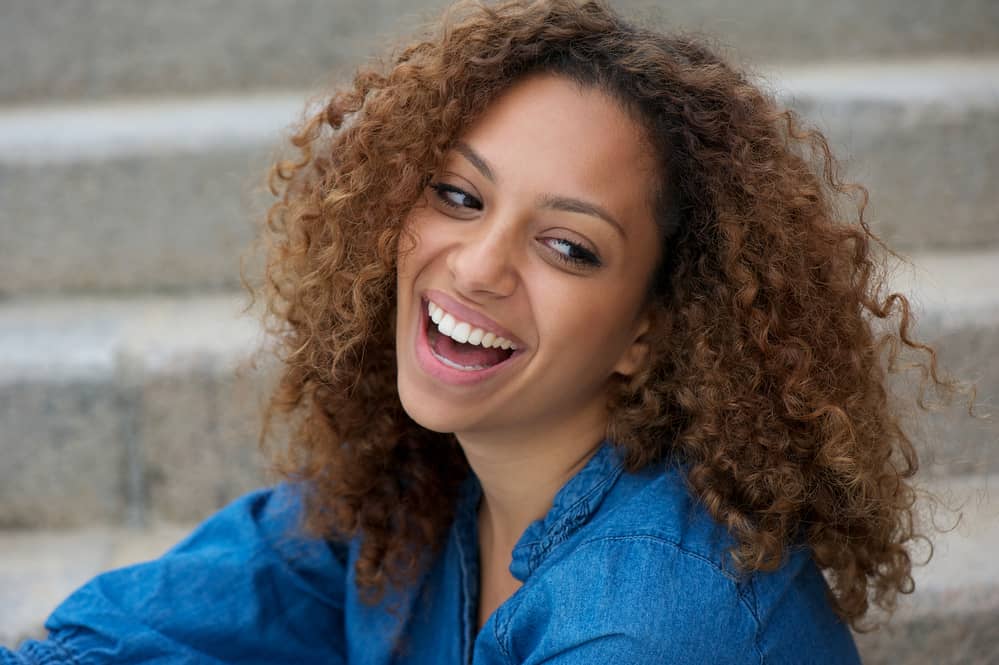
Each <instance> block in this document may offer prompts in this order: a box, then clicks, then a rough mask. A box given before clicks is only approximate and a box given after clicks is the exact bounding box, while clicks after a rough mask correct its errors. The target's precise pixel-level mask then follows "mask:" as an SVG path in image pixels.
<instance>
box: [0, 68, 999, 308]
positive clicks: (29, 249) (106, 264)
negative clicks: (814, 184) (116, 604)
mask: <svg viewBox="0 0 999 665" xmlns="http://www.w3.org/2000/svg"><path fill="white" fill-rule="evenodd" d="M765 76H766V77H767V78H766V81H765V85H767V86H768V87H771V88H773V89H774V90H776V91H778V92H780V94H781V95H783V96H784V97H785V98H786V99H787V100H788V102H789V103H792V104H794V105H795V106H797V107H799V108H801V109H802V110H803V111H805V112H806V113H807V114H808V118H809V119H810V120H814V122H816V123H818V124H819V125H820V126H823V127H826V128H828V130H829V134H830V138H831V140H832V143H833V145H834V147H836V148H837V149H838V150H837V153H838V155H840V156H841V157H843V158H845V159H846V164H845V166H846V171H845V175H846V177H847V179H857V180H860V181H861V182H864V183H867V184H868V185H869V186H870V189H871V193H872V202H871V207H870V209H869V210H868V213H867V219H868V220H869V221H870V222H871V223H872V225H873V226H874V228H875V230H876V231H877V232H879V233H880V234H881V235H882V236H883V237H884V238H885V239H886V240H888V241H889V242H891V243H892V244H893V245H895V246H897V247H901V248H905V249H909V250H923V249H962V248H976V249H978V248H981V247H983V246H991V247H999V188H996V187H993V186H992V183H993V182H995V181H999V60H974V61H958V60H952V61H940V60H933V61H918V62H917V61H910V62H907V63H905V64H894V65H874V64H855V65H838V66H833V65H823V66H820V67H812V68H800V67H799V68H790V67H785V68H781V69H776V70H772V71H770V72H768V73H766V74H765ZM304 98H305V95H303V94H284V95H273V96H266V95H250V96H246V97H216V98H210V99H209V98H203V99H190V100H180V99H173V100H146V101H143V102H134V103H114V104H103V105H97V106H69V107H37V108H34V107H19V108H11V109H7V110H0V200H2V201H4V205H3V206H0V236H2V238H3V242H0V296H4V295H6V296H15V295H22V294H26V293H37V292H94V291H103V292H108V291H118V292H120V291H175V292H176V291H185V290H196V289H205V288H208V289H219V288H236V287H238V279H239V277H238V275H239V261H240V257H241V255H243V254H245V253H246V250H247V248H248V246H249V244H250V242H251V239H252V237H253V235H254V230H255V223H256V222H258V221H259V220H260V219H261V218H262V217H263V214H264V210H265V209H266V205H267V203H268V202H269V198H268V197H267V196H264V195H263V193H262V192H263V189H262V185H263V181H264V174H265V172H266V167H267V165H268V163H269V158H268V157H269V155H272V154H273V153H274V150H275V149H276V147H277V145H278V143H279V137H280V136H281V133H282V132H283V131H286V128H287V127H288V126H289V124H290V123H292V122H293V121H294V120H295V119H296V118H297V117H298V115H299V114H300V112H301V109H302V108H304V106H305V104H304V101H303V100H304ZM40 266H44V269H40V268H39V267H40Z"/></svg>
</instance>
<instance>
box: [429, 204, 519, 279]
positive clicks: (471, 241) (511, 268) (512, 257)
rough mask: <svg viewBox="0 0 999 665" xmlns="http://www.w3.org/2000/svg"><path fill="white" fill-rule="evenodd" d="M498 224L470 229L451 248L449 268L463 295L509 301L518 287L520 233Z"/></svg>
mask: <svg viewBox="0 0 999 665" xmlns="http://www.w3.org/2000/svg"><path fill="white" fill-rule="evenodd" d="M514 226H515V225H512V224H510V225H503V224H502V223H500V222H498V221H497V220H492V221H489V220H484V219H483V220H480V221H478V222H477V223H471V224H469V225H468V226H467V227H466V229H467V230H466V232H465V233H463V234H461V236H460V237H459V238H458V240H457V242H456V243H455V244H454V246H453V247H452V248H451V251H450V252H449V253H448V257H447V266H448V269H449V270H450V272H451V279H452V280H453V282H454V286H455V288H456V289H458V290H459V291H461V292H463V293H466V294H468V295H470V296H471V295H478V296H483V295H487V296H492V297H497V298H499V297H505V296H509V295H511V294H512V293H513V291H514V289H515V288H516V287H517V267H516V264H517V257H516V254H517V236H518V233H517V230H516V228H514Z"/></svg>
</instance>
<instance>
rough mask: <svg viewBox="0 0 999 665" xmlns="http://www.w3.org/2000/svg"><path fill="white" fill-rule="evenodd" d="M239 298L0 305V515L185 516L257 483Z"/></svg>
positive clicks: (248, 349)
mask: <svg viewBox="0 0 999 665" xmlns="http://www.w3.org/2000/svg"><path fill="white" fill-rule="evenodd" d="M240 301H241V299H240V297H237V296H233V295H214V296H212V295H206V296H200V297H197V298H186V297H173V298H170V297H158V298H154V297H149V298H143V299H133V300H113V299H103V300H102V299H95V298H81V299H77V300H63V301H48V302H30V303H29V302H18V303H7V304H4V305H3V306H0V422H2V423H3V428H2V431H0V450H2V451H3V460H4V461H3V464H2V465H0V527H11V526H16V527H44V526H68V525H86V524H91V523H95V522H98V523H117V524H121V523H128V524H141V523H144V522H145V520H146V518H147V517H149V516H153V517H160V516H162V517H168V518H173V519H179V520H196V519H200V518H201V517H202V516H204V515H205V514H207V513H209V512H211V511H212V510H215V509H217V508H218V507H220V506H222V505H224V504H225V503H226V502H227V501H229V500H231V499H232V498H233V497H235V496H237V495H239V494H240V493H242V492H245V491H247V490H249V489H251V488H252V487H255V486H257V485H259V483H260V482H261V481H262V479H263V477H264V474H263V471H262V469H263V468H264V464H263V461H262V459H261V457H260V455H259V453H258V447H257V444H256V441H257V433H258V429H259V424H260V418H259V414H260V411H261V405H262V400H263V393H262V390H263V388H264V386H266V385H267V373H266V371H264V370H251V369H250V368H249V359H250V358H251V356H252V354H253V353H254V351H255V350H256V349H257V348H259V347H261V346H262V337H261V336H260V333H259V327H258V325H257V324H256V322H255V321H254V320H253V319H252V318H249V317H244V316H240V311H241V305H240Z"/></svg>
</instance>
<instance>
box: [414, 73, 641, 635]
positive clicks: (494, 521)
mask: <svg viewBox="0 0 999 665" xmlns="http://www.w3.org/2000/svg"><path fill="white" fill-rule="evenodd" d="M458 145H460V148H459V149H457V150H453V151H452V152H451V153H450V154H449V155H448V157H447V160H446V164H445V166H444V168H443V169H442V171H441V172H440V173H438V174H436V175H435V178H434V179H433V180H432V182H431V186H430V187H428V189H427V192H426V196H425V198H424V201H423V202H422V203H421V204H420V205H417V206H416V207H414V209H413V210H412V211H411V212H410V214H409V215H408V217H407V220H406V228H407V230H408V231H409V232H410V234H411V236H412V239H413V243H412V246H409V247H406V248H405V249H403V251H401V252H400V257H399V266H398V302H397V325H396V330H397V340H396V342H397V357H398V387H399V395H400V398H401V400H402V404H403V407H404V408H405V409H406V411H407V413H408V414H409V415H410V417H412V418H413V419H414V420H415V421H416V422H417V423H419V424H420V425H422V426H424V427H427V428H428V429H431V430H434V431H439V432H454V433H455V435H456V437H457V439H458V441H459V443H460V445H461V446H462V448H463V450H464V453H465V455H466V457H467V459H468V461H469V464H470V466H471V468H472V470H473V471H474V472H475V474H476V475H477V476H478V478H479V480H480V482H481V485H482V488H483V500H482V503H481V504H480V506H479V514H478V516H479V534H480V535H479V539H480V561H481V567H482V580H481V582H482V584H481V589H482V597H481V600H480V609H479V623H480V626H481V625H482V623H484V622H485V619H486V618H487V617H488V616H489V614H491V612H492V611H493V610H494V609H495V608H496V607H497V606H498V605H499V604H501V603H502V602H503V601H504V600H505V599H506V598H507V597H509V595H511V594H512V593H513V592H514V591H515V590H516V588H517V587H518V586H519V582H517V580H515V579H514V578H513V577H512V576H511V575H510V574H509V571H508V566H509V564H510V560H511V551H512V549H513V547H514V545H515V544H516V542H517V540H518V539H519V538H520V536H521V535H522V534H523V532H524V530H525V529H526V528H527V527H528V526H529V525H530V524H531V523H532V522H533V521H535V520H538V519H541V518H543V517H544V515H545V514H546V513H547V511H548V510H549V509H550V508H551V505H552V502H553V499H554V497H555V494H556V493H557V492H558V490H559V489H560V488H561V487H562V486H563V485H564V484H565V483H566V482H567V481H568V480H569V479H570V478H571V477H572V476H573V475H574V474H575V473H576V472H577V471H579V469H580V468H582V466H584V465H585V463H586V462H587V461H588V460H589V458H590V457H591V456H592V454H593V453H594V452H595V451H596V450H597V448H598V447H599V444H600V443H601V441H602V439H603V437H604V432H605V428H606V425H607V420H608V413H607V406H606V400H607V392H608V387H609V384H610V382H611V377H612V376H613V375H614V374H621V375H626V376H627V375H631V374H633V373H635V372H636V371H638V370H639V369H640V368H641V366H642V363H643V361H644V359H645V358H646V356H647V354H648V347H647V344H646V342H645V338H644V337H643V335H644V333H645V332H646V331H647V329H648V326H649V320H648V316H647V312H646V311H644V309H643V297H644V295H645V288H646V285H647V284H648V280H649V278H650V276H651V274H652V270H653V269H654V267H655V264H656V262H657V260H658V258H659V257H658V242H657V232H656V226H655V223H654V218H653V215H652V211H651V208H650V200H651V195H650V192H651V191H652V188H653V186H654V182H655V178H656V177H657V175H656V169H655V166H654V162H653V160H652V159H651V157H650V155H649V153H648V149H647V147H646V146H647V143H646V142H645V141H644V138H643V133H642V129H641V127H640V126H639V125H638V124H637V123H636V122H635V121H634V120H633V119H632V118H631V116H630V115H629V114H628V113H627V112H626V111H625V110H624V109H623V108H622V107H621V106H620V105H619V104H618V103H617V102H616V101H615V100H614V99H613V98H611V97H609V96H608V95H607V94H606V93H604V92H602V91H600V90H597V89H594V88H588V87H580V86H579V85H578V84H576V83H574V82H572V81H570V80H568V79H565V78H562V77H558V76H554V75H550V74H535V75H532V76H530V77H528V78H525V79H522V80H520V81H518V82H517V83H515V84H514V85H512V86H511V87H510V88H509V89H508V90H507V91H505V92H504V93H503V94H502V95H501V96H500V97H499V98H498V99H497V100H496V101H495V102H494V103H493V105H492V106H490V108H489V109H487V110H486V111H485V112H484V114H483V115H482V116H481V117H480V118H479V119H478V120H477V121H476V122H475V123H474V124H473V125H472V126H471V127H470V128H469V129H468V131H467V132H466V133H465V134H464V135H463V136H462V137H460V140H459V144H458ZM476 163H478V166H477V165H476ZM483 171H486V172H483ZM546 194H550V195H556V196H562V197H571V198H575V199H580V200H583V201H585V202H587V203H590V204H593V205H595V206H599V208H601V209H602V210H603V211H605V212H606V213H607V215H608V216H610V217H612V218H613V220H615V221H616V225H615V224H612V223H610V222H608V221H607V220H605V219H602V218H600V217H598V216H596V215H593V214H585V213H582V212H578V211H567V210H561V209H553V208H552V207H551V206H550V205H546V204H545V202H544V201H543V200H542V199H543V196H544V195H546ZM447 202H450V203H452V204H454V205H456V206H457V207H452V206H448V205H447ZM568 243H572V244H573V245H574V246H573V245H570V244H568ZM567 254H568V255H570V256H573V257H576V258H580V257H582V258H584V259H586V260H587V261H591V260H592V258H593V257H594V256H595V257H597V260H598V261H599V265H592V264H587V263H586V262H584V263H565V262H562V261H560V260H559V257H565V256H566V255H567ZM428 288H429V289H437V290H440V291H443V292H445V293H447V294H448V295H451V296H452V297H453V298H455V299H457V300H459V301H460V302H461V303H463V304H465V305H467V306H469V307H471V308H473V309H475V310H476V311H478V312H480V313H482V314H484V315H486V316H488V317H489V318H491V319H492V320H494V321H496V322H498V323H499V324H500V325H502V326H504V327H505V328H507V329H508V330H510V331H511V332H512V333H513V334H514V335H515V336H516V337H517V338H519V340H521V341H522V342H523V343H524V346H525V348H524V349H523V350H522V351H521V352H519V354H518V355H517V356H516V357H515V358H514V359H512V360H510V361H509V362H508V366H507V367H506V368H504V369H503V371H502V372H500V373H498V374H496V375H495V376H492V377H490V378H488V379H487V380H485V381H482V382H480V383H477V384H474V385H471V386H467V385H466V386H460V387H459V386H455V385H450V384H447V383H444V382H442V381H440V380H438V379H436V378H434V377H432V376H430V375H428V374H427V373H426V372H425V371H424V370H423V369H422V367H421V366H420V365H419V364H418V362H417V360H416V355H415V349H416V344H417V338H418V332H419V329H420V322H421V318H420V311H421V309H422V308H423V302H422V301H421V294H422V293H423V292H424V291H425V290H426V289H428Z"/></svg>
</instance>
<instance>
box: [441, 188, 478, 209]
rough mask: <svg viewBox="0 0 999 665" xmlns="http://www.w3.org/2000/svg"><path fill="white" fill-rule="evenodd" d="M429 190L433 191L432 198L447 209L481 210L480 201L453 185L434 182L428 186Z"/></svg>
mask: <svg viewBox="0 0 999 665" xmlns="http://www.w3.org/2000/svg"><path fill="white" fill-rule="evenodd" d="M430 189H432V190H433V191H434V198H435V199H436V200H437V201H439V202H440V203H441V204H442V205H445V206H447V207H449V208H454V209H455V210H462V209H466V208H468V209H472V210H482V201H479V200H478V199H477V198H475V197H474V196H472V195H471V194H469V193H468V192H466V191H465V190H463V189H459V188H457V187H455V186H454V185H448V184H446V183H443V182H435V183H431V184H430Z"/></svg>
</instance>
